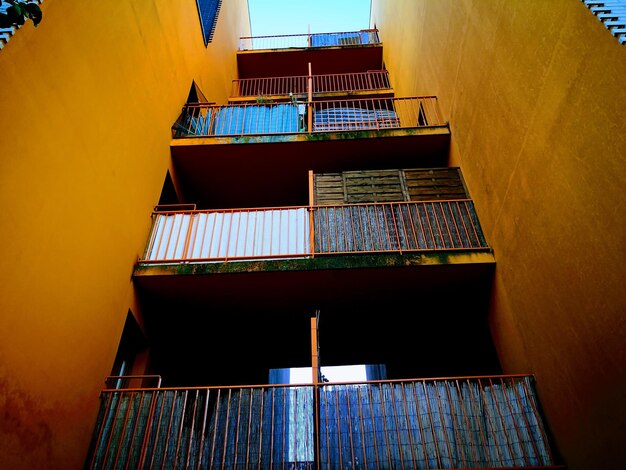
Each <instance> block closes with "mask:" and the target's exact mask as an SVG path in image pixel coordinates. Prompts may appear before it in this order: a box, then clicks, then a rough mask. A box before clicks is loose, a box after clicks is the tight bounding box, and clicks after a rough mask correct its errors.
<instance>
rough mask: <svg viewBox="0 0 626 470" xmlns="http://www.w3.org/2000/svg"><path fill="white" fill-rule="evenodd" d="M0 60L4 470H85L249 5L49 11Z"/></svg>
mask: <svg viewBox="0 0 626 470" xmlns="http://www.w3.org/2000/svg"><path fill="white" fill-rule="evenodd" d="M42 10H43V21H42V22H41V24H40V25H39V26H38V27H37V28H33V26H32V24H31V23H30V22H28V23H27V24H26V25H25V26H24V27H23V28H22V29H21V30H20V31H18V32H17V34H16V35H15V36H14V37H13V38H12V39H11V40H10V41H9V42H8V44H7V45H6V46H5V47H4V49H2V50H0V113H2V117H1V121H2V131H1V133H0V152H1V155H0V207H2V211H1V219H0V220H1V222H0V250H1V253H0V260H1V261H0V286H1V289H2V290H1V295H0V467H1V468H7V469H8V468H11V469H17V468H28V469H37V468H45V469H56V468H59V469H64V470H67V469H73V468H82V464H83V460H84V458H85V455H86V451H87V446H88V443H89V440H90V438H91V432H92V429H93V425H94V422H95V416H96V411H97V407H98V404H99V402H98V394H99V390H100V389H101V388H102V386H103V381H104V378H105V377H106V376H107V375H108V374H109V373H110V370H111V366H112V363H113V359H114V357H115V353H116V349H117V344H118V340H119V337H120V335H121V332H122V327H123V325H124V320H125V318H126V313H127V312H128V309H129V307H131V306H132V305H133V304H134V298H133V292H132V285H131V273H132V268H133V264H134V261H135V260H136V258H137V257H138V256H139V255H140V254H141V253H142V250H143V248H144V244H145V242H146V238H147V235H148V230H149V225H150V213H151V210H152V207H153V206H154V204H156V203H157V202H158V198H159V194H160V190H161V186H162V184H163V180H164V177H165V174H166V171H167V169H168V168H169V167H170V151H169V144H170V138H171V134H170V126H171V125H172V123H173V122H174V120H175V119H176V117H177V116H178V113H179V112H180V110H181V107H182V105H183V103H184V101H185V100H186V97H187V93H188V91H189V88H190V86H191V83H192V80H196V82H197V83H198V84H199V86H200V87H201V89H202V90H203V92H204V94H205V95H206V96H207V98H208V99H209V100H211V101H217V102H224V101H225V100H226V98H227V96H228V92H229V91H230V82H231V80H232V79H233V78H236V61H235V50H236V48H237V46H238V38H239V36H242V35H246V36H247V35H249V34H250V25H249V18H248V11H247V1H246V0H236V1H226V2H223V5H222V9H221V13H220V17H219V20H218V23H217V30H216V32H215V36H214V40H213V42H212V43H211V44H209V46H208V47H205V45H204V42H203V40H202V35H201V32H200V23H199V18H198V12H197V7H196V2H195V0H184V1H180V2H171V1H169V0H152V1H141V2H139V1H131V2H98V1H95V2H94V1H88V2H85V1H78V0H73V1H72V0H55V1H50V2H44V3H43V4H42Z"/></svg>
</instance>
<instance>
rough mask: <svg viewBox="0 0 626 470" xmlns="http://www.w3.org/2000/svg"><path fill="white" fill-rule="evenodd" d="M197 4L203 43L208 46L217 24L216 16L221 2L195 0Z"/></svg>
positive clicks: (217, 0) (220, 0)
mask: <svg viewBox="0 0 626 470" xmlns="http://www.w3.org/2000/svg"><path fill="white" fill-rule="evenodd" d="M196 1H197V4H198V14H199V15H200V23H201V24H202V34H203V36H204V43H205V44H208V43H210V42H211V39H213V31H214V30H215V25H216V24H217V16H218V15H219V12H220V7H221V6H222V0H196Z"/></svg>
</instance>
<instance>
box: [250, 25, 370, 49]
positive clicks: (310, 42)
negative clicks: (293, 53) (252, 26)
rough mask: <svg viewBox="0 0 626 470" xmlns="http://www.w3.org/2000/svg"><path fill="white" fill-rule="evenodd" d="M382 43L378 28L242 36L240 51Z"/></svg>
mask: <svg viewBox="0 0 626 470" xmlns="http://www.w3.org/2000/svg"><path fill="white" fill-rule="evenodd" d="M362 44H380V39H379V37H378V30H377V29H363V30H360V31H347V32H338V33H314V34H282V35H277V36H246V37H242V38H240V42H239V50H240V51H253V50H262V49H288V48H291V47H295V48H308V47H328V46H356V45H362Z"/></svg>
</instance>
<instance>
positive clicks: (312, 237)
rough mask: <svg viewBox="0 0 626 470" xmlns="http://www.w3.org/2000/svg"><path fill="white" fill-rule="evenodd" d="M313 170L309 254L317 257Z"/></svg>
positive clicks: (310, 197)
mask: <svg viewBox="0 0 626 470" xmlns="http://www.w3.org/2000/svg"><path fill="white" fill-rule="evenodd" d="M313 185H314V180H313V170H309V254H310V255H311V258H314V257H315V217H314V215H315V214H314V213H313V210H314V209H313V205H314V204H315V188H314V186H313Z"/></svg>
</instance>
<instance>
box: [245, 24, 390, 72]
mask: <svg viewBox="0 0 626 470" xmlns="http://www.w3.org/2000/svg"><path fill="white" fill-rule="evenodd" d="M309 63H311V64H313V67H314V69H315V70H316V73H320V74H333V73H353V72H363V71H365V70H381V69H383V67H382V65H383V57H382V43H381V42H380V38H379V36H378V30H376V29H368V30H361V31H348V32H334V33H315V34H290V35H279V36H257V37H242V38H241V39H240V46H239V51H238V52H237V68H238V72H239V78H253V77H276V76H290V75H300V74H302V73H306V72H307V70H308V69H307V67H308V64H309Z"/></svg>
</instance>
